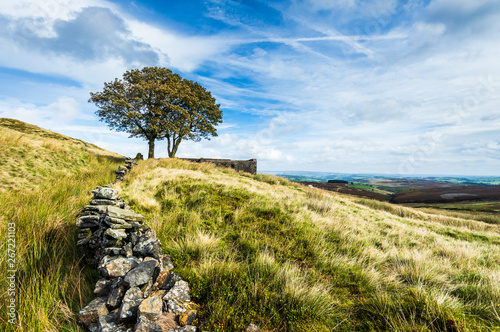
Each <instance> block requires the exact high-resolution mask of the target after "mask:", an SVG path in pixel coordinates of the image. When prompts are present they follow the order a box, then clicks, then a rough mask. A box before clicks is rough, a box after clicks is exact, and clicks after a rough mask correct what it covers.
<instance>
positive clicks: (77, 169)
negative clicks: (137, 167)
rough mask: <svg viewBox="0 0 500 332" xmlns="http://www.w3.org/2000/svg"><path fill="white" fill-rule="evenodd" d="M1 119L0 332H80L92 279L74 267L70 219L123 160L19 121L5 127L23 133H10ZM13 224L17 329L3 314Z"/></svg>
mask: <svg viewBox="0 0 500 332" xmlns="http://www.w3.org/2000/svg"><path fill="white" fill-rule="evenodd" d="M4 120H6V119H0V125H2V128H1V131H0V144H1V145H2V147H6V148H5V149H2V150H1V151H0V153H2V158H0V159H1V160H2V165H1V166H0V169H1V170H2V171H5V170H6V169H11V170H12V175H11V177H9V176H6V177H4V176H3V175H2V177H1V178H2V181H3V182H2V185H3V190H0V246H1V248H0V253H1V254H0V263H1V267H2V269H1V270H0V284H1V285H4V286H3V287H2V292H1V293H0V294H1V299H0V306H1V309H0V330H1V331H83V329H82V328H81V327H80V326H79V325H78V324H77V322H76V319H75V318H76V316H75V313H77V312H78V310H80V309H81V308H82V307H83V306H84V305H85V304H86V303H88V301H89V300H90V299H91V298H92V297H93V294H92V291H93V285H94V283H95V281H96V278H97V275H96V272H95V271H93V270H91V269H88V268H85V267H84V266H82V265H80V263H79V261H80V254H79V253H78V250H77V247H76V242H77V241H76V234H77V228H76V226H75V218H76V216H77V214H78V213H79V211H80V210H81V209H82V207H83V206H84V205H86V204H87V203H88V201H89V200H90V195H89V194H88V192H89V190H91V189H93V188H95V187H96V186H97V185H104V184H108V183H111V182H112V181H113V180H114V170H116V169H117V167H118V164H119V163H121V161H122V160H123V159H122V158H120V157H119V156H118V155H116V154H113V153H111V152H109V151H105V150H101V149H99V148H97V147H95V146H91V145H90V144H88V143H87V144H83V143H79V141H76V140H73V139H69V138H68V139H62V140H61V139H60V138H59V136H57V135H58V134H55V133H52V134H50V133H51V132H48V131H44V130H43V129H40V128H39V131H37V130H34V131H33V132H23V130H27V131H29V129H30V128H31V127H30V126H31V125H27V124H23V123H22V122H20V121H19V122H17V121H14V120H13V121H12V122H11V121H7V122H8V123H13V124H14V125H18V127H19V128H17V129H19V130H20V131H18V130H14V129H12V126H10V127H9V128H7V127H4V126H3V123H4ZM7 120H8V119H7ZM26 128H27V129H26ZM37 128H38V127H37ZM13 139H14V141H12V140H13ZM20 151H26V152H25V153H24V154H20ZM35 152H36V153H35ZM35 159H37V160H38V161H34V160H35ZM75 160H81V162H75ZM31 162H33V164H32V165H30V163H31ZM68 165H70V166H69V167H68ZM17 178H21V179H19V180H16V179H17ZM11 223H14V224H15V228H16V230H15V239H16V243H15V244H16V247H15V260H16V261H15V269H16V270H17V273H16V286H17V287H16V297H15V298H16V312H17V314H18V321H17V324H16V325H15V326H14V325H12V324H10V323H8V321H7V320H8V317H7V315H6V313H7V310H6V305H7V303H8V301H9V300H10V296H9V294H8V292H7V287H5V285H7V279H6V278H7V276H8V273H7V269H8V265H7V258H8V256H7V255H8V251H7V249H8V248H7V246H8V243H7V236H8V225H9V224H11ZM9 269H10V268H9Z"/></svg>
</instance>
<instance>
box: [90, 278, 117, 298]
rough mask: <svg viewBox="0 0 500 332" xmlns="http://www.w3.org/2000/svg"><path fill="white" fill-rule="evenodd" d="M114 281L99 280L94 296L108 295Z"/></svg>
mask: <svg viewBox="0 0 500 332" xmlns="http://www.w3.org/2000/svg"><path fill="white" fill-rule="evenodd" d="M112 284H113V280H109V279H99V280H97V282H96V284H95V288H94V294H95V295H96V296H104V295H108V294H109V293H110V292H111V285H112Z"/></svg>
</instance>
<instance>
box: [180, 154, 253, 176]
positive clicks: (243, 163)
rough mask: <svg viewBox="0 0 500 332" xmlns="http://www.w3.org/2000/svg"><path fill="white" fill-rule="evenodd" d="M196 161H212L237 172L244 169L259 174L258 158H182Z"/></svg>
mask: <svg viewBox="0 0 500 332" xmlns="http://www.w3.org/2000/svg"><path fill="white" fill-rule="evenodd" d="M180 159H183V160H188V161H191V162H195V163H211V164H215V165H217V166H221V167H227V168H232V169H234V170H236V172H239V171H242V172H246V173H250V174H254V175H255V174H257V159H249V160H231V159H210V158H180Z"/></svg>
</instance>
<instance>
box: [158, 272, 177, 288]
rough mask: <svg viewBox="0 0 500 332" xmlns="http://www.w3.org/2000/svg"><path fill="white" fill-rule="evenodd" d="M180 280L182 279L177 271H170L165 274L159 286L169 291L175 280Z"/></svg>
mask: <svg viewBox="0 0 500 332" xmlns="http://www.w3.org/2000/svg"><path fill="white" fill-rule="evenodd" d="M180 280H182V279H181V277H180V276H179V275H178V274H177V273H173V272H171V273H169V274H168V275H167V278H166V279H165V281H164V282H163V284H162V285H161V286H160V289H164V290H167V291H169V290H170V289H171V288H172V287H174V286H175V283H176V282H177V281H180Z"/></svg>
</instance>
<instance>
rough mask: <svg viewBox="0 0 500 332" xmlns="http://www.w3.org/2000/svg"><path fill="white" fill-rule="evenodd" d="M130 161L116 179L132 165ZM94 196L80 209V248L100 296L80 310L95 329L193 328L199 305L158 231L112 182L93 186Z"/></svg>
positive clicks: (184, 331) (180, 331) (160, 331)
mask: <svg viewBox="0 0 500 332" xmlns="http://www.w3.org/2000/svg"><path fill="white" fill-rule="evenodd" d="M134 164H135V161H133V160H130V159H129V160H127V161H126V165H125V166H120V168H119V169H118V170H117V171H116V178H117V181H120V180H123V178H124V176H125V175H126V173H128V171H129V170H130V169H131V168H132V166H134ZM92 193H93V194H94V198H93V199H92V200H91V201H90V204H89V205H87V206H85V208H84V209H83V211H82V212H81V213H80V216H79V218H78V219H77V221H76V224H77V226H78V228H79V233H78V239H79V241H78V247H79V248H80V250H81V252H82V253H83V260H84V261H85V262H87V263H88V264H89V265H91V266H93V267H94V268H97V270H98V271H99V276H100V279H99V280H98V281H97V283H96V285H95V289H94V294H95V296H96V298H95V299H94V300H92V301H91V302H90V303H89V304H88V305H87V306H86V307H85V308H83V309H82V310H80V312H79V321H80V322H81V323H82V324H84V325H85V326H86V327H87V329H88V330H89V331H92V332H98V331H99V332H112V331H116V332H118V331H123V332H132V331H134V332H167V331H169V332H195V331H196V327H195V326H193V325H191V323H193V321H194V320H195V319H196V314H197V312H196V304H194V303H193V302H191V297H190V294H189V285H188V283H187V282H186V281H184V280H182V278H181V277H180V276H179V275H177V274H176V273H173V272H172V271H171V270H172V269H173V268H174V266H173V264H172V260H171V258H170V257H169V256H168V255H165V254H163V253H162V249H161V243H160V240H158V238H157V237H156V233H155V232H154V231H153V230H152V229H151V228H150V227H148V226H147V225H146V221H145V220H144V217H143V216H142V215H140V214H137V213H135V212H134V211H133V210H131V209H130V207H129V206H128V205H127V204H126V203H125V201H124V200H123V199H121V198H120V197H119V196H118V193H117V192H116V191H115V190H114V189H113V188H111V187H109V186H104V187H97V188H96V189H95V190H92Z"/></svg>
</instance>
